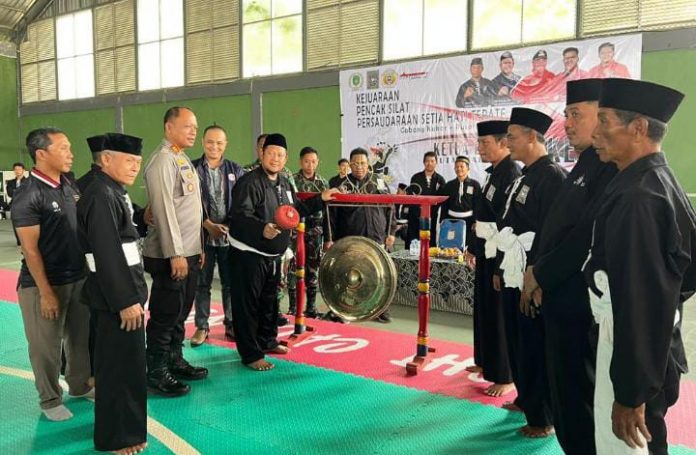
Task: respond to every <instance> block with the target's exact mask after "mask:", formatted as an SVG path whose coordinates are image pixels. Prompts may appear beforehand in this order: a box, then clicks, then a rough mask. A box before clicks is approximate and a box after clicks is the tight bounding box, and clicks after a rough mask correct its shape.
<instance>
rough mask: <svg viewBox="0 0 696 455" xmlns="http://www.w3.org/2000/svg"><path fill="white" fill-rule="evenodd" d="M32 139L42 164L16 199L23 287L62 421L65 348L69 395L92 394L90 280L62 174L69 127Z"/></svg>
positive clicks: (35, 352)
mask: <svg viewBox="0 0 696 455" xmlns="http://www.w3.org/2000/svg"><path fill="white" fill-rule="evenodd" d="M26 144H27V149H28V150H29V154H30V155H31V158H32V160H33V161H34V163H35V164H36V165H35V166H34V168H33V169H32V170H31V173H30V177H29V179H28V181H27V182H26V183H25V184H23V185H22V186H21V187H20V189H19V190H18V191H17V192H16V193H15V197H14V199H13V202H12V223H13V225H14V228H15V230H16V232H17V236H18V237H19V241H20V244H21V248H22V255H23V259H22V269H21V271H20V274H19V288H18V291H17V292H18V294H19V306H20V309H21V310H22V319H23V321H24V332H25V335H26V337H27V342H28V344H29V361H30V362H31V368H32V371H33V372H34V378H35V385H36V389H37V390H38V392H39V398H40V405H41V409H42V411H43V413H44V415H45V416H46V418H48V419H49V420H53V421H60V420H67V419H69V418H71V417H72V413H71V412H70V410H68V408H67V407H65V406H64V405H63V389H62V388H61V386H60V384H59V382H58V377H59V376H60V368H61V346H62V348H63V349H64V350H65V354H66V355H65V357H66V360H67V364H66V368H65V381H66V382H67V383H68V386H69V388H70V389H69V393H70V395H72V396H82V397H93V396H94V392H93V389H92V388H91V387H90V385H88V381H89V377H90V366H89V353H88V349H87V345H88V342H87V339H88V333H89V311H88V309H87V307H85V306H84V305H82V303H81V302H80V296H81V294H82V286H83V284H84V282H85V257H84V256H83V255H82V252H81V249H80V245H79V242H78V239H77V212H76V204H77V201H78V199H79V198H80V196H79V193H78V191H77V189H76V188H74V187H73V186H72V184H71V183H70V182H69V181H68V180H67V179H66V178H65V176H64V175H63V174H64V173H66V172H68V171H69V170H70V168H71V167H72V162H73V154H72V152H71V150H70V141H69V140H68V137H67V136H66V135H65V133H64V132H63V131H61V130H59V129H57V128H40V129H36V130H33V131H31V132H30V133H29V134H28V135H27V141H26Z"/></svg>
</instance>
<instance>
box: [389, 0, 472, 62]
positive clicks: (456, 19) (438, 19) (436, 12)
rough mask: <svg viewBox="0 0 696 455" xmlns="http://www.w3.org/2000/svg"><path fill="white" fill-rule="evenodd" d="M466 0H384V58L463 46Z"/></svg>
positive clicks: (465, 29)
mask: <svg viewBox="0 0 696 455" xmlns="http://www.w3.org/2000/svg"><path fill="white" fill-rule="evenodd" d="M466 35H467V0H384V35H383V36H384V43H383V47H382V55H383V58H384V60H396V59H401V58H409V57H418V56H422V55H433V54H445V53H449V52H455V51H463V50H465V49H466Z"/></svg>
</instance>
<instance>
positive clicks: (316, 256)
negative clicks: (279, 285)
mask: <svg viewBox="0 0 696 455" xmlns="http://www.w3.org/2000/svg"><path fill="white" fill-rule="evenodd" d="M294 180H295V188H297V191H298V192H300V193H303V192H308V193H321V192H322V191H324V190H326V189H328V188H329V183H328V182H327V181H326V179H325V178H324V177H322V176H320V175H319V174H315V175H314V178H312V179H308V178H307V177H305V176H304V174H303V173H302V171H300V172H298V173H297V174H295V175H294ZM324 219H325V218H324V210H320V211H318V212H316V213H313V214H311V215H309V216H308V217H306V218H305V236H304V239H305V253H306V254H305V258H306V259H305V286H306V289H307V307H306V314H307V315H308V316H316V313H317V308H316V299H317V288H318V286H319V263H320V262H321V253H322V247H323V243H324ZM291 245H292V249H293V251H295V248H296V245H297V244H296V243H295V242H294V241H293V242H292V244H291ZM296 289H297V277H296V276H295V258H294V257H293V259H292V260H291V261H290V267H289V274H288V298H289V300H290V310H289V312H290V313H292V314H294V313H295V305H296Z"/></svg>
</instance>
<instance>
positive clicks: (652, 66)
mask: <svg viewBox="0 0 696 455" xmlns="http://www.w3.org/2000/svg"><path fill="white" fill-rule="evenodd" d="M642 70H643V72H642V79H644V80H647V81H651V82H657V83H660V84H664V85H667V86H669V87H672V88H674V89H676V90H679V91H681V92H683V93H685V94H686V98H685V99H684V101H683V102H682V104H681V106H680V107H679V110H678V111H677V113H676V114H675V115H674V117H673V118H672V120H671V121H670V123H669V130H668V132H667V137H666V138H665V141H664V143H663V148H664V151H665V153H666V154H667V159H668V160H669V164H670V166H671V167H672V169H674V171H675V173H676V174H677V178H678V179H679V182H680V183H681V184H682V186H683V187H684V190H686V192H687V193H692V194H693V193H696V153H694V151H693V150H692V149H691V147H693V143H694V140H693V136H692V134H693V128H694V119H696V83H694V76H693V75H694V74H696V50H694V49H688V50H675V51H660V52H647V53H644V54H643V65H642ZM691 201H692V203H694V202H696V197H694V196H692V197H691Z"/></svg>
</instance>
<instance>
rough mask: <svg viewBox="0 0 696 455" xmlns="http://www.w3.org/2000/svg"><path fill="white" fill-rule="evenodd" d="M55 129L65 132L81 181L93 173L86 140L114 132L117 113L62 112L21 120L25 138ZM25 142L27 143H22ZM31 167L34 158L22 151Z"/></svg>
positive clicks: (99, 110) (103, 110)
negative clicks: (37, 132) (86, 173)
mask: <svg viewBox="0 0 696 455" xmlns="http://www.w3.org/2000/svg"><path fill="white" fill-rule="evenodd" d="M46 126H55V127H57V128H60V129H62V130H63V131H65V134H66V135H67V136H68V139H69V140H70V143H71V144H72V152H73V155H74V159H73V167H72V171H73V172H74V173H75V175H76V176H77V177H79V176H81V175H82V174H84V173H85V172H87V171H88V170H89V166H90V163H91V162H92V154H91V153H90V150H89V147H88V146H87V141H86V140H85V139H86V138H88V137H90V136H94V135H97V134H103V133H104V132H106V131H113V129H114V110H113V109H97V110H89V111H76V112H62V113H53V114H40V115H28V116H25V117H21V118H20V119H19V136H20V138H25V137H26V136H27V134H28V133H29V131H31V130H33V129H36V128H41V127H46ZM22 140H23V139H22ZM22 150H23V156H24V157H25V160H26V163H27V165H28V166H29V165H31V158H30V157H29V155H28V154H27V153H26V152H25V151H24V150H25V149H24V147H22Z"/></svg>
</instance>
